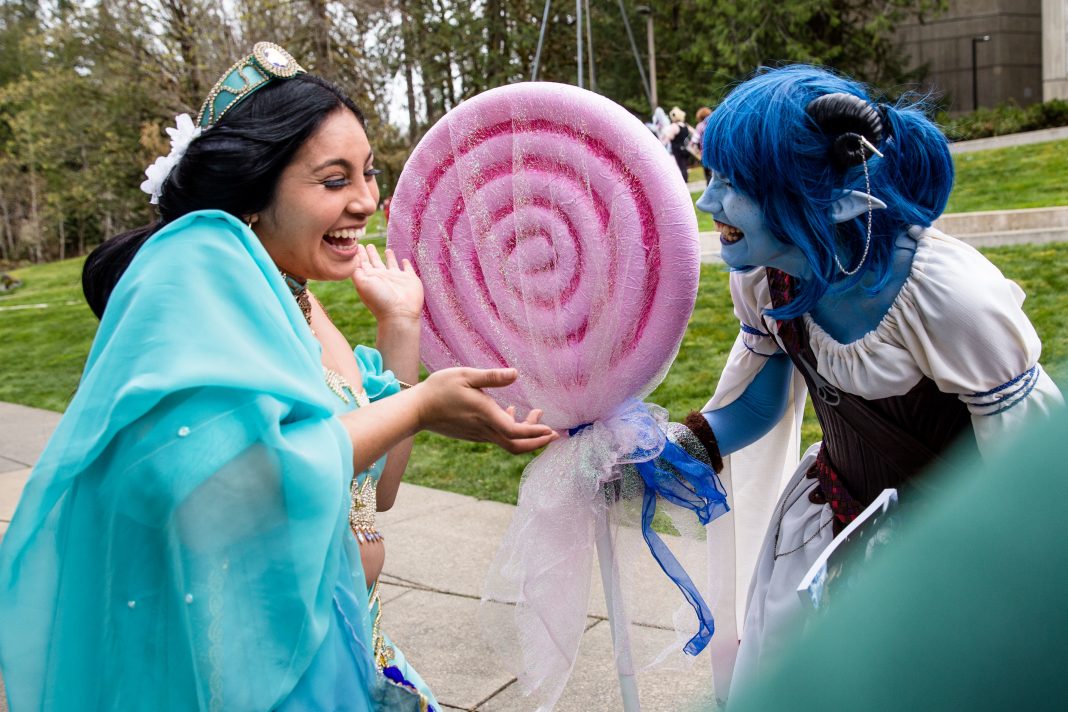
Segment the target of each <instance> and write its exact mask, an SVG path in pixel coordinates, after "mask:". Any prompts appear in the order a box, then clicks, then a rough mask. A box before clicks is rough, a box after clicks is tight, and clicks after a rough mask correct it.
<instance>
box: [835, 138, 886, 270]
mask: <svg viewBox="0 0 1068 712" xmlns="http://www.w3.org/2000/svg"><path fill="white" fill-rule="evenodd" d="M859 138H860V140H861V142H862V143H863V144H864V146H865V147H867V148H868V149H869V150H871V152H872V153H874V154H875V155H876V156H878V157H879V158H882V157H883V154H882V153H880V151H879V149H877V148H876V147H875V146H873V145H872V144H871V142H870V141H869V140H868V139H866V138H864V137H863V136H860V137H859ZM863 164H864V194H865V195H867V196H868V236H867V239H865V240H864V254H862V255H861V256H860V262H857V266H856V267H854V268H853V269H852V270H851V271H850V270H847V269H846V268H845V267H843V266H842V261H841V260H839V259H838V252H837V250H836V251H835V253H834V263H835V264H836V265H838V271H839V272H841V273H842V274H844V275H845V276H846V277H852V276H853V275H855V274H856V273H857V272H859V271H860V268H861V267H863V266H864V261H865V260H866V259H868V250H870V249H871V214H872V209H873V208H872V202H871V176H870V175H869V174H868V159H867V158H865V159H864V161H863Z"/></svg>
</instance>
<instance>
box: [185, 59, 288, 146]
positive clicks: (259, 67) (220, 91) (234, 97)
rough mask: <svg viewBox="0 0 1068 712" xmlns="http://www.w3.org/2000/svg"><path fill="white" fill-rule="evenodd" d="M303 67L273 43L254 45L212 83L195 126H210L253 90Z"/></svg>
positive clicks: (284, 77)
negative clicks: (248, 53) (245, 55)
mask: <svg viewBox="0 0 1068 712" xmlns="http://www.w3.org/2000/svg"><path fill="white" fill-rule="evenodd" d="M304 73H305V71H304V67H302V66H300V65H299V64H297V60H295V59H293V56H292V55H291V54H289V52H286V51H285V50H284V49H282V48H281V47H279V46H278V45H276V44H275V43H274V42H257V43H256V44H255V45H254V46H253V47H252V54H250V55H248V56H247V57H243V58H242V59H239V60H238V61H237V62H234V64H233V66H231V67H230V68H229V69H227V70H226V72H225V73H224V74H223V75H222V76H221V77H220V78H219V81H217V82H215V86H213V87H212V88H211V91H209V92H208V98H207V99H205V100H204V104H203V105H202V106H201V107H200V113H199V114H198V115H197V116H198V118H197V125H198V126H200V127H201V128H204V129H206V128H208V127H209V126H214V125H215V124H216V123H218V122H219V119H221V118H222V117H223V115H224V114H225V113H226V112H227V111H229V110H230V109H232V108H233V107H234V106H236V105H237V104H238V103H240V102H241V101H242V100H244V99H245V97H247V96H249V95H250V94H252V93H253V92H254V91H256V90H257V89H260V88H261V87H264V86H266V85H267V84H270V83H271V82H272V81H274V80H276V79H291V78H293V77H295V76H297V75H298V74H304Z"/></svg>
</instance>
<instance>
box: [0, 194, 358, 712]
mask: <svg viewBox="0 0 1068 712" xmlns="http://www.w3.org/2000/svg"><path fill="white" fill-rule="evenodd" d="M342 405H343V404H341V401H340V400H339V399H338V398H337V397H336V396H334V395H333V394H332V393H331V392H330V391H329V390H328V389H327V388H326V386H325V385H324V382H323V374H322V366H321V361H320V347H319V345H318V343H317V342H316V340H315V339H314V337H313V336H312V334H311V333H310V330H309V329H308V328H307V326H306V324H305V323H304V320H303V317H302V315H301V313H300V310H299V308H298V307H297V305H296V304H295V302H294V300H293V298H292V296H291V295H290V293H289V291H288V289H287V287H286V285H285V283H284V281H283V280H282V278H281V277H280V275H279V273H278V271H277V269H276V268H275V266H274V264H273V263H272V262H271V260H270V258H269V256H268V255H267V253H266V252H265V251H264V249H263V247H262V246H261V245H260V243H259V241H258V240H257V239H256V237H255V235H254V234H253V233H252V232H251V231H250V230H248V229H247V228H246V227H245V226H244V225H242V224H241V223H239V222H238V221H237V220H235V219H234V218H233V217H232V216H230V215H227V214H225V213H222V212H219V211H201V212H197V213H192V214H190V215H187V216H185V217H183V218H181V219H180V220H176V221H174V222H173V223H170V224H169V225H167V226H166V227H164V228H163V229H161V230H160V231H159V232H158V233H156V234H155V235H153V236H152V238H151V239H150V240H149V241H148V242H147V243H146V244H145V245H144V247H143V248H142V249H141V250H140V252H139V253H138V254H137V256H136V258H135V259H134V261H133V262H132V264H131V265H130V268H129V269H128V270H127V272H126V273H125V275H124V276H123V278H122V280H121V281H120V282H119V283H118V285H117V287H116V289H115V291H114V293H113V294H112V295H111V299H110V302H109V304H108V307H107V311H106V312H105V314H104V317H103V320H102V321H101V323H100V329H99V331H98V333H97V336H96V339H95V341H94V342H93V346H92V350H91V352H90V354H89V358H88V361H87V362H86V366H85V372H84V374H83V376H82V380H81V384H80V386H79V388H78V392H77V393H76V395H75V397H74V399H73V401H72V403H71V405H70V408H69V409H68V410H67V412H66V414H65V415H64V417H63V419H62V422H61V423H60V425H59V427H58V429H57V430H56V432H55V434H54V435H53V437H52V439H51V441H50V442H49V444H48V447H47V449H46V450H45V452H44V454H43V456H42V457H41V459H40V461H39V463H38V465H37V467H36V468H35V469H34V471H33V474H32V475H31V477H30V479H29V482H28V484H27V486H26V489H25V492H24V494H23V497H22V500H21V503H20V505H19V508H18V511H17V512H16V514H15V516H14V519H13V521H12V522H11V526H10V529H9V530H8V532H7V534H6V536H5V538H4V541H3V546H2V548H0V616H2V621H3V622H2V624H0V665H2V667H3V674H4V680H5V683H6V686H7V694H8V696H9V699H10V702H11V706H12V708H13V709H14V710H19V709H41V708H48V709H109V710H131V709H152V710H188V709H198V708H199V709H226V710H243V709H264V710H265V709H270V708H273V707H276V706H278V705H279V704H281V703H282V702H283V701H284V700H285V699H286V698H287V696H288V695H289V694H290V693H291V692H292V691H293V690H294V688H296V687H297V685H298V683H300V684H301V687H302V688H303V687H305V686H307V685H308V684H313V685H314V684H316V683H315V676H316V675H319V676H321V683H320V686H322V685H326V686H330V685H337V684H338V681H339V680H341V681H342V682H343V683H344V684H343V685H340V686H339V687H338V688H337V689H334V690H326V691H321V692H322V693H323V695H324V698H323V699H327V698H330V697H334V696H336V695H345V697H346V700H345V704H344V707H345V708H346V709H368V708H370V707H371V706H372V703H371V702H370V701H369V698H368V697H367V695H366V694H365V693H364V691H367V690H370V689H371V688H372V686H373V685H372V679H373V677H374V675H375V671H374V667H373V662H372V659H371V656H370V654H369V652H368V651H367V649H366V648H367V647H369V641H370V625H369V622H368V618H367V610H366V601H367V593H366V589H365V587H364V583H363V578H364V577H363V572H362V569H361V567H360V558H359V552H358V550H356V547H355V544H354V543H353V542H352V541H351V540H352V537H350V536H344V534H345V532H346V528H347V519H346V515H347V505H348V501H349V500H348V493H347V486H348V483H349V481H350V479H351V478H352V474H353V473H352V445H351V443H350V441H349V438H348V436H347V434H346V432H345V430H344V429H343V428H342V426H341V425H340V423H339V422H338V420H337V418H336V417H334V416H335V414H336V413H337V412H338V410H339V408H340V407H342ZM339 621H340V622H339ZM342 629H344V630H342ZM331 639H336V640H333V642H331ZM339 646H340V648H339ZM327 648H330V649H331V650H334V649H341V648H343V649H344V650H346V651H348V654H349V659H348V660H338V659H337V656H336V655H334V654H333V653H331V654H330V655H329V656H328V655H326V653H324V652H323V651H325V650H326V649H327ZM317 661H318V662H317Z"/></svg>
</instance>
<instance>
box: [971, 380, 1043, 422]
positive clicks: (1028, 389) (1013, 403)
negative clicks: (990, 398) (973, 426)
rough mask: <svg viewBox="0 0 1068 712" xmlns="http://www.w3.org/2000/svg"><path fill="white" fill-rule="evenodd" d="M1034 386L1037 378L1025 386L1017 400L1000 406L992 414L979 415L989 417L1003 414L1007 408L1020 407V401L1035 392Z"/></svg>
mask: <svg viewBox="0 0 1068 712" xmlns="http://www.w3.org/2000/svg"><path fill="white" fill-rule="evenodd" d="M1036 385H1038V378H1037V377H1036V378H1034V379H1033V380H1032V381H1031V383H1030V384H1028V385H1027V389H1026V390H1025V391H1024V392H1023V393H1022V394H1021V395H1020V397H1019V398H1017V399H1015V400H1014V401H1012V402H1010V404H1007V405H1005V406H1002V407H1001V408H999V409H998V410H995V411H993V412H992V413H981V415H984V416H989V415H996V414H998V413H1004V412H1005V411H1007V410H1008V409H1009V408H1012V407H1014V406H1018V405H1020V402H1021V401H1023V400H1024V399H1025V398H1026V397H1027V396H1028V395H1031V392H1032V391H1034V390H1035V386H1036Z"/></svg>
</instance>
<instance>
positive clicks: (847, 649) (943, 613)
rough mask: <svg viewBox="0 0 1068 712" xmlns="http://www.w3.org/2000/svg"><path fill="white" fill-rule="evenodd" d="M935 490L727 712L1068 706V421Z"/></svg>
mask: <svg viewBox="0 0 1068 712" xmlns="http://www.w3.org/2000/svg"><path fill="white" fill-rule="evenodd" d="M934 482H936V483H937V489H938V493H937V494H935V495H932V497H931V499H929V500H927V501H925V502H923V503H917V504H918V505H919V506H918V507H916V508H914V509H913V510H912V514H911V516H909V518H908V519H906V520H905V521H904V523H903V525H902V529H901V531H900V532H899V535H898V537H899V538H897V540H896V541H895V542H893V543H892V544H890V545H888V546H887V548H886V549H885V550H884V552H883V555H882V558H880V559H879V560H877V561H875V562H873V563H872V564H871V565H870V568H869V569H868V570H866V571H864V572H862V573H860V574H858V577H857V580H856V582H855V586H854V587H853V588H851V590H850V591H849V594H850V595H849V597H848V598H842V599H840V600H837V601H835V602H834V605H833V606H831V607H830V609H829V610H828V611H827V614H826V616H825V617H824V616H820V617H819V618H818V619H817V620H814V621H813V622H812V625H811V626H810V628H809V629H808V630H806V632H805V633H804V634H802V635H801V636H800V637H799V638H798V639H797V641H796V642H795V644H794V645H793V646H791V647H790V649H789V652H788V653H787V654H786V655H785V656H784V657H783V658H781V659H780V660H779V661H778V665H776V666H773V667H772V668H770V669H769V670H768V671H767V674H766V675H765V676H763V677H762V678H760V679H757V680H754V681H753V684H752V685H751V686H749V687H746V688H745V689H739V690H737V691H736V695H735V697H734V698H732V700H731V704H730V705H729V709H730V710H731V712H744V711H747V710H791V712H796V711H803V710H820V712H827V710H847V709H857V710H865V711H872V710H910V711H913V710H1042V709H1061V710H1063V709H1068V675H1066V665H1068V615H1066V614H1065V610H1064V607H1065V601H1066V598H1068V518H1066V517H1065V514H1064V509H1065V503H1066V502H1068V413H1066V412H1065V411H1064V410H1063V409H1062V410H1060V411H1057V412H1056V413H1055V414H1054V415H1053V416H1052V417H1051V418H1050V419H1048V420H1045V421H1036V422H1034V423H1033V424H1032V425H1031V426H1030V428H1029V430H1028V431H1027V432H1026V433H1024V434H1023V435H1022V436H1021V437H1020V438H1019V439H1018V440H1017V441H1016V442H1015V443H1014V444H1012V445H1011V446H1010V447H1009V448H1008V449H1007V450H1006V451H1004V452H1002V453H1001V454H1000V455H999V456H996V457H994V458H993V459H991V460H989V461H987V462H983V461H981V460H979V459H978V458H969V459H965V460H958V461H957V462H956V463H955V465H954V466H952V467H950V468H949V471H948V472H945V473H943V474H942V478H941V479H938V480H934Z"/></svg>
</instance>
